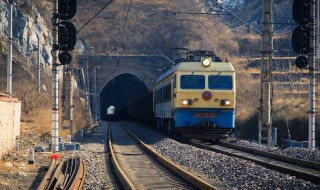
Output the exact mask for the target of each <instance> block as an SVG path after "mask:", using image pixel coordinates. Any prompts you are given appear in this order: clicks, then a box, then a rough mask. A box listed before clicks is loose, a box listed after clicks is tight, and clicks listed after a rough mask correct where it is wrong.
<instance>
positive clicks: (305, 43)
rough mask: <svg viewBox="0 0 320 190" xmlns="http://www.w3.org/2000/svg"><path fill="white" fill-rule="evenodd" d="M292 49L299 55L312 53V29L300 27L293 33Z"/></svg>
mask: <svg viewBox="0 0 320 190" xmlns="http://www.w3.org/2000/svg"><path fill="white" fill-rule="evenodd" d="M292 48H293V50H294V51H295V52H297V53H299V54H306V53H309V52H310V28H309V27H308V26H298V27H297V28H295V29H294V30H293V32H292Z"/></svg>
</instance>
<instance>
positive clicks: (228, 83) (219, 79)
mask: <svg viewBox="0 0 320 190" xmlns="http://www.w3.org/2000/svg"><path fill="white" fill-rule="evenodd" d="M208 80H209V89H211V90H232V76H226V75H210V76H209V78H208Z"/></svg>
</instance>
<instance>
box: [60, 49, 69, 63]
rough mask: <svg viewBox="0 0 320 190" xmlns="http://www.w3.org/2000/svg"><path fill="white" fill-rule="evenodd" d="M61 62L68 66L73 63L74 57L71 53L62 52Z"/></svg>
mask: <svg viewBox="0 0 320 190" xmlns="http://www.w3.org/2000/svg"><path fill="white" fill-rule="evenodd" d="M59 61H60V64H61V65H66V64H70V63H71V61H72V56H71V54H70V53H69V52H66V51H64V52H61V53H60V54H59Z"/></svg>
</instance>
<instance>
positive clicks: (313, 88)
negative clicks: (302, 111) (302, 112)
mask: <svg viewBox="0 0 320 190" xmlns="http://www.w3.org/2000/svg"><path fill="white" fill-rule="evenodd" d="M310 6H311V7H310V8H311V9H310V53H309V60H310V68H309V80H310V93H309V102H310V105H309V133H308V148H309V149H310V150H314V149H315V144H316V141H315V134H316V130H315V122H316V113H317V112H318V108H317V106H318V97H317V95H318V92H317V90H318V88H317V87H318V86H317V72H318V65H316V56H317V52H316V41H317V36H316V0H311V4H310ZM318 11H319V10H318Z"/></svg>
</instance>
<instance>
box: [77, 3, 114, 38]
mask: <svg viewBox="0 0 320 190" xmlns="http://www.w3.org/2000/svg"><path fill="white" fill-rule="evenodd" d="M112 2H113V0H111V1H109V2H108V3H107V4H106V5H105V6H104V7H103V8H102V9H100V11H98V12H97V13H96V14H95V15H94V16H93V17H92V18H91V19H89V20H88V21H87V22H86V23H85V24H84V25H83V26H82V27H81V28H80V29H79V30H78V31H77V33H79V32H80V31H81V30H82V29H84V28H85V27H86V26H87V25H88V24H89V23H90V22H91V21H92V20H93V19H94V18H96V17H97V16H98V15H99V14H100V13H101V12H102V11H103V10H104V9H105V8H107V6H109V5H110V4H111V3H112Z"/></svg>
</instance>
